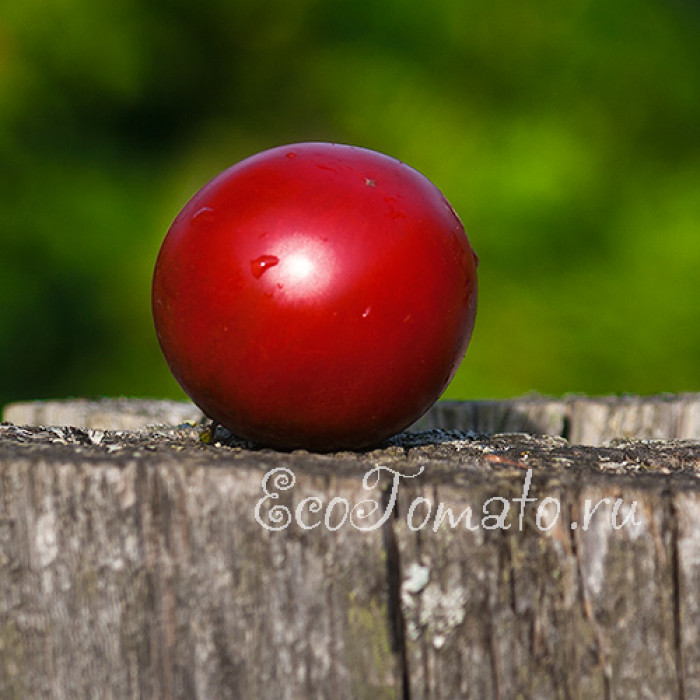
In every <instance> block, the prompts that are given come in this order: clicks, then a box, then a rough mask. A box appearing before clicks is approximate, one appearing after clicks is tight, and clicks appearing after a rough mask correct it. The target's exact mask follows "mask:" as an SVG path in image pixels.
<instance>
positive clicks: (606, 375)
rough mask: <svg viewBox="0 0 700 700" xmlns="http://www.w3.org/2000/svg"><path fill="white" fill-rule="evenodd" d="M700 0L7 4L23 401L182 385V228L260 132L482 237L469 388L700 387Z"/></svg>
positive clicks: (16, 370)
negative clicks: (170, 241) (398, 183)
mask: <svg viewBox="0 0 700 700" xmlns="http://www.w3.org/2000/svg"><path fill="white" fill-rule="evenodd" d="M699 29H700V16H699V14H698V11H697V9H696V8H695V6H694V5H693V4H692V3H680V2H675V3H674V2H672V3H662V2H659V1H658V0H657V1H653V0H641V1H640V0H638V1H637V2H630V1H629V0H622V1H621V2H617V3H609V2H604V1H603V0H593V1H592V2H573V3H564V4H560V3H554V2H549V1H548V0H539V1H538V2H535V3H520V2H515V0H508V1H507V2H505V3H496V4H493V3H492V4H488V3H481V4H476V3H464V2H461V0H440V1H438V2H434V3H426V2H420V1H419V0H404V1H402V2H399V1H398V0H372V1H371V2H370V0H353V1H352V2H350V1H349V0H339V1H338V2H322V1H321V0H300V1H299V2H288V1H287V0H269V1H268V2H260V1H259V0H242V1H238V2H229V1H228V0H205V1H204V2H200V3H191V2H184V0H175V1H170V2H165V1H164V0H148V1H146V2H136V0H131V2H129V1H128V0H127V2H122V3H108V2H104V0H97V1H94V0H93V1H91V2H87V0H71V1H70V2H59V1H58V0H49V1H48V2H38V0H24V1H23V2H21V3H6V4H5V6H3V8H2V10H0V246H1V247H0V250H1V253H0V294H1V298H2V303H1V304H0V368H2V369H1V370H0V403H2V402H5V401H9V400H13V399H21V398H35V397H37V398H38V397H48V396H62V395H100V394H132V395H164V396H165V395H171V396H178V395H180V394H179V390H178V388H177V386H176V384H175V382H174V380H172V378H171V377H170V375H169V372H168V370H167V368H166V367H165V363H164V361H163V360H162V358H161V356H160V353H159V351H158V348H157V345H156V341H155V336H154V333H153V330H152V324H151V320H150V308H149V292H150V276H151V271H152V267H153V264H154V261H155V257H156V254H157V251H158V247H159V245H160V242H161V240H162V238H163V236H164V235H165V232H166V230H167V227H168V225H169V223H170V221H171V219H172V218H173V217H174V216H175V214H176V213H177V211H178V210H179V208H180V207H181V206H182V205H183V204H184V202H185V201H186V200H187V199H188V198H189V197H190V196H191V194H193V193H194V191H195V190H196V189H198V188H199V187H200V186H201V185H202V184H204V182H206V181H207V180H208V179H209V178H211V177H213V176H214V175H215V174H216V173H217V172H219V171H220V170H222V169H224V168H225V167H227V166H228V165H230V164H232V163H233V162H235V161H237V160H239V159H240V158H243V157H245V156H247V155H249V154H251V153H253V152H255V151H258V150H261V149H263V148H266V147H269V146H273V145H277V144H280V143H285V142H293V141H301V140H310V139H318V140H334V141H341V142H346V143H354V144H358V145H363V146H367V147H370V148H375V149H377V150H380V151H384V152H386V153H389V154H391V155H393V156H396V157H397V158H400V159H402V160H404V161H406V162H408V163H409V164H411V165H413V166H414V167H416V168H417V169H418V170H420V171H422V172H423V173H424V174H425V175H427V176H428V177H429V178H431V179H432V180H433V181H434V182H435V183H436V184H437V185H438V186H439V187H440V188H441V189H442V190H443V191H444V193H445V194H446V196H447V197H448V198H449V199H450V201H451V202H452V203H453V205H454V206H455V208H456V209H457V211H458V212H459V213H460V215H461V216H462V218H463V220H464V222H465V224H466V227H467V231H468V233H469V235H470V238H471V240H472V243H473V245H474V248H475V249H476V250H477V252H478V253H479V256H480V258H481V267H480V283H481V288H480V292H481V294H480V309H479V317H478V319H477V327H476V331H475V335H474V340H473V342H472V346H471V347H470V349H469V352H468V355H467V362H466V363H465V365H464V367H463V369H462V370H461V371H460V373H459V374H458V376H457V378H456V380H455V381H454V382H453V384H452V386H451V387H450V389H449V391H448V395H449V396H450V397H453V398H466V397H483V396H492V397H498V396H505V395H512V394H519V393H522V392H525V391H529V390H538V391H542V392H549V393H561V392H566V391H587V392H592V393H597V392H612V391H634V392H640V393H646V392H655V391H682V390H698V389H700V362H698V358H699V357H700V312H699V311H698V299H699V298H700V274H699V273H698V270H700V45H699V43H698V42H697V41H696V39H697V36H698V30H699Z"/></svg>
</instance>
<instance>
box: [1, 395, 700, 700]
mask: <svg viewBox="0 0 700 700" xmlns="http://www.w3.org/2000/svg"><path fill="white" fill-rule="evenodd" d="M523 401H524V402H525V403H527V402H528V401H529V402H530V404H531V406H530V408H531V409H532V411H534V412H535V413H537V414H538V415H540V417H542V415H544V416H545V418H546V420H545V421H544V422H545V424H546V425H548V426H549V428H550V430H549V432H550V433H552V434H550V435H543V434H541V435H531V434H527V433H509V434H498V433H495V434H494V433H490V434H487V433H474V432H467V431H469V430H474V429H475V427H474V426H477V427H478V426H479V425H480V423H479V421H481V422H482V423H484V422H487V421H489V420H490V421H493V420H495V419H494V415H496V414H498V412H499V411H500V412H501V413H500V415H501V416H503V415H510V416H511V418H509V419H508V420H510V421H511V422H510V423H508V426H510V425H512V424H513V421H514V420H515V419H514V418H512V417H513V416H516V415H519V416H521V417H522V416H523V415H524V414H525V413H526V411H525V409H523V407H522V404H523ZM538 401H548V400H540V399H527V400H519V402H518V401H515V402H513V403H512V405H511V406H510V408H509V407H508V406H507V405H506V404H507V402H497V403H498V405H497V406H495V403H496V402H490V403H488V404H485V406H484V408H483V411H482V410H481V409H480V408H479V405H478V404H477V405H476V406H475V405H474V404H459V405H457V404H452V405H451V407H448V406H438V407H437V408H436V409H434V411H433V413H432V414H431V415H430V416H428V417H427V418H426V419H424V421H435V422H433V423H432V426H433V428H432V429H430V430H427V431H424V432H413V433H404V434H402V435H400V436H397V438H395V439H394V440H392V441H390V442H389V443H387V444H385V445H384V446H382V447H381V448H379V449H376V450H372V451H367V452H361V453H354V452H352V453H351V452H346V453H338V454H331V455H319V454H312V453H307V452H304V451H295V452H291V453H283V452H276V451H272V450H261V449H256V448H254V446H251V445H247V444H245V443H241V442H238V441H236V440H235V439H233V438H232V437H231V436H230V435H228V434H227V433H226V431H224V430H221V429H219V430H218V431H217V432H216V433H215V434H214V436H213V439H212V440H211V441H210V442H209V444H205V443H204V442H202V441H201V440H200V434H201V432H202V427H201V426H196V425H191V424H181V425H178V426H160V427H158V426H152V427H148V428H145V427H141V428H136V429H131V430H105V429H104V428H103V427H99V425H98V424H93V426H92V427H89V426H88V425H86V424H87V423H88V422H89V418H88V417H86V416H88V415H89V413H90V411H89V410H87V409H86V410H87V413H84V414H83V415H84V420H83V421H82V422H83V424H84V425H85V427H82V428H76V427H72V428H68V427H44V428H42V427H38V426H36V425H34V426H24V427H20V426H18V425H13V424H3V425H2V426H0V503H1V504H2V508H1V510H0V591H2V595H1V596H0V697H2V698H35V697H36V698H44V697H47V698H51V697H55V698H67V699H68V698H70V699H71V700H73V699H74V698H141V697H143V698H207V699H208V698H265V699H267V698H271V699H274V698H334V699H335V698H400V699H405V698H411V699H412V700H415V699H417V698H421V699H428V698H445V699H449V700H454V699H455V698H479V699H481V698H538V699H539V698H542V699H546V698H635V699H636V698H645V697H646V698H682V699H684V700H691V699H692V700H694V699H695V698H700V529H699V527H698V526H699V525H700V435H697V434H695V436H694V437H693V436H691V435H687V434H685V435H684V437H685V439H667V438H675V437H678V431H679V429H682V430H684V431H688V430H689V429H688V427H687V426H689V425H693V423H692V421H693V420H695V418H693V416H696V417H697V415H698V413H697V412H695V413H694V411H697V398H695V404H693V397H691V396H686V397H659V398H657V399H655V400H652V399H645V400H639V401H638V403H637V404H636V406H637V408H635V409H634V410H636V411H637V414H638V415H640V414H642V413H644V411H646V412H647V413H646V415H649V416H656V417H654V418H653V426H647V427H652V428H653V429H654V430H656V431H657V432H658V430H659V425H660V424H661V423H663V415H665V414H664V411H660V413H658V414H654V411H652V410H650V409H644V408H642V409H639V408H638V407H639V406H640V405H642V404H643V403H644V402H646V404H645V405H650V402H651V403H654V401H656V403H657V404H662V405H665V406H667V407H669V410H670V411H672V412H673V411H675V414H674V416H675V417H674V418H673V420H671V419H669V420H668V422H667V423H666V424H667V425H670V424H671V423H673V426H675V427H674V430H675V431H676V432H675V433H673V434H667V435H656V437H659V438H664V439H660V440H649V439H633V438H632V437H629V434H630V432H631V431H630V430H628V429H625V430H620V431H619V432H620V433H621V434H622V436H623V438H624V439H621V440H617V441H614V442H611V443H608V444H605V445H598V446H593V445H594V444H596V443H599V442H601V441H600V440H598V439H597V438H596V439H594V437H595V436H593V437H590V438H589V439H588V442H590V443H591V444H589V445H581V444H574V442H569V441H567V440H566V439H564V438H562V437H560V436H559V435H557V434H556V433H557V431H558V432H559V433H562V432H564V433H566V432H568V434H569V436H571V435H573V434H575V433H574V425H575V424H576V420H578V419H576V418H575V416H576V415H579V414H578V413H577V411H583V408H581V407H580V406H579V408H577V409H576V411H572V410H570V409H569V408H567V406H570V405H571V401H573V399H571V400H570V399H564V400H561V401H558V402H557V401H549V404H548V407H547V408H543V404H542V403H540V404H538V403H537V402H538ZM576 401H579V402H584V403H585V400H584V399H581V398H578V399H576ZM590 401H591V402H593V403H597V404H599V405H600V404H602V405H604V406H605V410H606V411H608V414H609V415H611V416H613V415H620V414H616V410H617V409H615V407H614V401H613V400H612V399H605V400H603V399H600V400H599V399H591V400H590ZM634 401H635V400H634V399H633V398H627V399H624V400H622V401H620V402H619V405H620V406H622V408H621V409H620V410H622V411H627V412H628V414H629V411H630V410H631V409H630V406H631V405H633V404H634ZM535 404H537V405H535ZM554 404H559V405H560V408H561V405H562V404H563V406H564V408H563V409H562V411H563V412H561V413H559V414H557V413H556V411H555V407H554ZM681 404H682V406H681ZM63 406H64V407H65V408H70V404H63ZM111 406H112V408H115V407H116V404H112V405H111ZM494 406H495V407H494ZM689 406H690V408H689ZM35 407H36V408H37V409H38V408H39V406H35ZM57 407H58V408H60V404H57ZM156 408H157V407H156ZM190 408H191V407H190ZM526 408H527V407H526ZM656 408H658V406H657V407H656ZM74 409H75V406H73V407H72V408H70V410H74ZM82 409H85V404H82ZM109 409H110V404H109V402H101V410H102V411H103V412H104V411H107V413H109ZM181 409H182V410H183V413H178V414H177V415H178V417H177V418H176V420H180V419H182V416H185V417H186V418H189V419H190V420H191V421H192V422H195V421H197V420H198V419H199V416H198V414H196V413H188V412H187V411H185V407H184V406H182V407H181ZM15 410H18V409H16V408H12V409H8V411H6V413H5V418H6V419H8V418H11V417H12V412H13V411H15ZM27 410H28V409H27ZM154 410H155V409H154ZM178 410H180V409H178ZM654 410H656V409H654ZM138 411H142V413H143V405H142V404H141V403H140V402H122V403H121V404H119V408H118V409H116V410H115V415H117V416H119V415H121V416H122V417H123V418H124V423H122V425H125V424H126V423H127V419H126V416H127V414H130V412H131V414H130V415H131V418H129V419H128V420H132V419H133V413H134V412H138ZM440 411H451V412H452V413H451V414H450V415H452V418H451V419H450V420H451V421H453V422H452V423H448V422H447V420H446V421H445V423H444V424H443V428H449V429H438V428H437V427H436V426H437V416H439V415H440ZM156 413H157V411H156ZM460 414H461V415H462V418H461V419H460V420H463V421H464V416H465V415H469V416H471V418H470V420H472V423H471V426H472V427H470V428H469V427H464V425H465V423H466V421H464V422H463V423H462V424H461V425H462V427H461V429H459V430H457V429H454V424H455V422H456V420H457V418H455V416H457V417H458V416H459V415H460ZM24 415H25V417H28V418H29V420H26V421H24V422H27V423H31V422H34V421H32V420H31V418H32V416H31V415H30V414H27V413H25V414H24ZM52 415H54V416H57V418H56V420H51V421H46V422H54V423H59V424H60V423H61V414H60V411H59V413H58V414H52ZM73 415H75V414H73ZM532 415H534V414H531V416H530V417H528V418H527V419H526V420H527V421H530V425H533V423H532V421H533V420H534V418H532ZM555 415H563V416H564V418H562V420H561V423H559V424H558V423H557V420H555V419H554V418H552V416H555ZM153 416H154V413H153V411H151V412H150V413H149V414H148V415H146V416H143V415H142V416H141V418H140V419H138V420H135V419H134V422H135V423H136V424H141V425H142V424H143V423H148V422H151V419H152V418H153ZM488 416H490V417H488ZM659 416H661V418H659ZM679 416H683V418H682V419H681V418H679ZM688 416H691V418H688ZM110 420H111V419H110ZM523 420H525V419H523ZM611 420H613V419H611ZM614 420H616V419H614ZM74 422H78V421H74ZM643 422H644V421H643V420H640V421H638V423H637V429H638V430H640V429H641V428H640V426H641V425H642V423H643ZM117 423H118V420H117ZM102 425H103V424H102ZM111 425H114V423H112V424H111ZM129 425H130V427H132V428H133V427H134V423H129ZM557 425H559V429H557ZM618 425H623V424H622V423H619V424H618ZM679 426H680V428H679ZM417 427H418V428H419V427H420V426H417ZM613 427H614V426H613ZM482 429H483V428H482ZM507 429H508V430H512V429H513V428H511V427H507ZM522 429H523V428H522V427H521V430H522ZM576 429H577V430H578V428H576ZM611 429H613V428H611V424H610V421H609V422H608V424H607V425H606V426H603V429H602V430H601V431H600V433H601V434H602V435H603V436H604V437H605V439H607V437H609V435H610V431H611ZM537 432H539V433H544V432H546V431H544V430H537ZM669 432H671V431H669ZM580 434H583V433H580ZM528 499H533V500H528ZM373 507H374V512H373V513H371V512H370V511H371V510H372V508H373Z"/></svg>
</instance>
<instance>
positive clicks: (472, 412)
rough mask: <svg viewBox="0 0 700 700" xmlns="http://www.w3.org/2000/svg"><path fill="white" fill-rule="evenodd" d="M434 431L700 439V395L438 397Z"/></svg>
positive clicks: (36, 409) (7, 414)
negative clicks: (455, 399) (448, 399)
mask: <svg viewBox="0 0 700 700" xmlns="http://www.w3.org/2000/svg"><path fill="white" fill-rule="evenodd" d="M202 418H203V416H202V412H201V411H200V410H199V409H198V408H197V407H196V406H194V405H193V404H192V403H188V402H184V401H183V402H178V401H151V400H143V399H126V398H122V399H98V400H93V401H90V400H86V399H79V400H62V401H23V402H18V403H14V404H10V405H9V406H6V407H5V409H4V414H3V420H5V421H8V422H11V423H15V424H16V425H72V426H75V427H78V428H95V429H101V430H135V429H137V428H140V427H143V426H146V425H153V424H169V425H175V424H177V423H183V422H187V421H189V422H198V421H201V420H202ZM431 429H441V430H461V431H465V432H469V431H473V432H477V433H532V434H537V435H558V436H559V437H564V438H566V439H567V440H569V441H570V442H573V443H577V444H584V445H602V444H604V443H605V442H607V441H608V440H611V439H614V438H635V437H636V438H654V439H660V440H665V439H674V438H687V439H696V440H700V394H697V393H696V394H691V393H688V394H661V395H655V396H599V397H588V396H580V395H577V394H572V395H570V396H565V397H563V398H551V397H545V396H538V395H532V396H526V397H523V398H519V399H508V400H499V401H439V402H438V403H436V404H435V405H434V406H433V407H432V408H431V409H430V411H428V413H427V414H426V415H425V416H423V417H422V418H421V419H420V420H419V421H417V422H416V423H415V424H414V425H413V426H412V427H411V428H410V431H414V432H415V431H423V430H431Z"/></svg>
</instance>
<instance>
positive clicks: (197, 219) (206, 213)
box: [191, 207, 215, 226]
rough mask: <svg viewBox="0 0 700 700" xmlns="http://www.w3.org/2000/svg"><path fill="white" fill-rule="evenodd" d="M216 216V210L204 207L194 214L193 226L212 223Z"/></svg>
mask: <svg viewBox="0 0 700 700" xmlns="http://www.w3.org/2000/svg"><path fill="white" fill-rule="evenodd" d="M214 218H215V214H214V210H213V209H212V208H211V207H202V208H201V209H198V210H197V211H196V212H195V213H194V214H193V216H192V221H191V223H192V225H193V226H201V225H202V224H210V223H212V221H214Z"/></svg>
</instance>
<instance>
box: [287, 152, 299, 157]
mask: <svg viewBox="0 0 700 700" xmlns="http://www.w3.org/2000/svg"><path fill="white" fill-rule="evenodd" d="M296 157H297V154H296V153H295V152H294V151H289V153H287V158H296Z"/></svg>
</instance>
